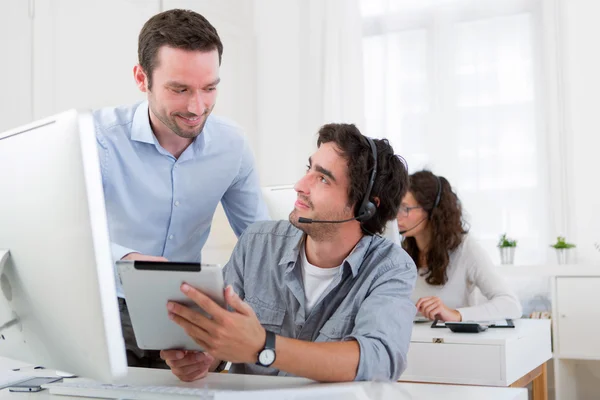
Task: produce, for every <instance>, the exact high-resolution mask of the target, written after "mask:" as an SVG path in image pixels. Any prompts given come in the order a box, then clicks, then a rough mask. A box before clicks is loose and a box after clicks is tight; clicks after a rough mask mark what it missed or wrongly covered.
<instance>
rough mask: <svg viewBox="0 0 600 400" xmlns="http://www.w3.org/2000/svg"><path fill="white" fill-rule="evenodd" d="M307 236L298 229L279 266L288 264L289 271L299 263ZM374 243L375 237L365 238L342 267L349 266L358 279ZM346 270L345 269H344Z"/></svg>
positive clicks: (359, 242) (355, 247)
mask: <svg viewBox="0 0 600 400" xmlns="http://www.w3.org/2000/svg"><path fill="white" fill-rule="evenodd" d="M305 237H306V235H305V234H304V233H303V232H302V231H301V230H300V229H298V232H297V234H296V235H295V236H294V237H293V238H291V239H290V241H289V242H290V244H289V247H288V248H287V249H286V251H285V252H284V254H283V257H281V261H280V262H279V265H285V264H288V265H289V266H288V270H291V269H293V267H294V265H295V264H296V262H297V261H298V257H299V256H300V251H301V250H302V246H304V239H305ZM372 241H373V236H367V235H365V236H363V237H362V238H361V239H360V240H359V241H358V243H357V244H356V246H354V249H352V251H351V252H350V254H348V256H347V257H346V258H345V259H344V261H343V262H342V265H348V266H349V267H350V270H351V271H352V276H353V277H356V275H358V272H359V270H360V266H361V265H362V263H363V260H364V259H365V257H366V256H367V250H369V247H371V242H372ZM342 269H345V268H342Z"/></svg>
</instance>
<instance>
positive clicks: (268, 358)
mask: <svg viewBox="0 0 600 400" xmlns="http://www.w3.org/2000/svg"><path fill="white" fill-rule="evenodd" d="M258 361H259V362H260V363H261V364H262V365H265V366H267V365H271V364H273V362H274V361H275V352H274V351H273V350H272V349H264V350H263V351H261V352H260V354H259V355H258Z"/></svg>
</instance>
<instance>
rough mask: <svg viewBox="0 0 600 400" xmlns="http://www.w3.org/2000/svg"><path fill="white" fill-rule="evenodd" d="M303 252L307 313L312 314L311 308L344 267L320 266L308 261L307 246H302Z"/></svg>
mask: <svg viewBox="0 0 600 400" xmlns="http://www.w3.org/2000/svg"><path fill="white" fill-rule="evenodd" d="M302 247H303V250H302V251H301V252H300V254H301V260H300V261H301V262H302V281H303V283H304V297H305V299H306V301H305V306H306V307H305V308H306V315H307V316H308V314H310V312H311V310H312V309H313V307H314V306H315V304H317V302H318V301H319V299H320V298H321V296H322V295H323V294H324V293H325V291H326V290H327V288H328V287H329V284H331V282H333V280H334V279H335V277H336V275H337V274H338V271H339V270H340V268H341V267H342V266H341V265H340V266H339V267H335V268H320V267H316V266H314V265H312V264H310V263H309V262H308V259H307V258H306V247H305V246H302Z"/></svg>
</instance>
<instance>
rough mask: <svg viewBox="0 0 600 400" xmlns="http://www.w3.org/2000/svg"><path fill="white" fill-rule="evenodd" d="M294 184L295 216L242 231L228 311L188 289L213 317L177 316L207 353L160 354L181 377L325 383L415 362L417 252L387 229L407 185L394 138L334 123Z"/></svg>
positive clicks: (391, 373) (385, 373) (379, 375)
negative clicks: (221, 375)
mask: <svg viewBox="0 0 600 400" xmlns="http://www.w3.org/2000/svg"><path fill="white" fill-rule="evenodd" d="M317 145H318V150H317V151H316V152H315V154H313V155H312V157H311V158H310V159H309V165H308V169H307V172H306V175H305V176H304V177H303V178H302V179H300V181H298V183H297V184H296V186H295V189H296V191H297V192H298V199H297V201H296V203H295V205H294V210H293V211H292V212H291V214H290V217H289V222H288V221H277V222H258V223H255V224H253V225H250V226H249V227H248V228H247V229H246V231H245V232H244V233H243V234H242V236H241V237H240V240H239V242H238V244H237V246H236V247H235V249H234V251H233V254H232V256H231V259H230V261H229V263H228V264H227V265H226V266H225V267H224V272H223V273H224V279H225V282H226V283H227V284H229V286H228V287H227V288H226V290H225V299H226V302H227V304H228V306H229V310H224V309H222V308H220V307H219V306H218V305H217V304H216V303H214V302H213V301H212V300H210V299H209V298H208V297H207V296H205V295H204V294H202V293H200V292H199V291H197V290H195V289H194V288H191V287H189V286H188V285H186V284H184V285H182V288H181V289H182V291H183V292H184V293H185V294H186V295H187V296H188V297H189V298H190V299H192V300H193V301H194V302H195V303H197V304H198V305H199V306H200V307H201V308H202V309H204V310H206V311H207V312H208V313H209V314H210V315H212V319H208V318H206V317H205V316H203V315H201V314H199V313H196V312H194V311H192V310H191V309H189V308H186V307H184V306H182V305H180V304H176V303H169V304H168V305H167V307H168V310H169V316H170V317H171V318H172V320H173V321H175V322H176V323H177V324H179V325H180V326H181V327H182V328H183V329H185V331H186V332H187V333H188V335H190V336H191V337H192V338H193V339H194V340H195V341H196V342H197V343H198V344H199V345H201V346H202V347H203V348H204V349H205V350H206V353H197V352H188V351H181V350H169V351H162V352H161V357H162V358H163V359H164V360H165V361H166V362H167V364H168V365H169V366H170V367H171V370H172V371H173V373H174V374H175V375H177V376H178V377H179V378H180V379H182V380H185V381H191V380H195V379H199V378H201V377H203V376H205V375H206V373H207V372H208V371H209V370H211V371H214V370H218V367H220V366H222V365H223V362H222V360H226V361H230V362H232V363H233V365H232V367H231V371H230V372H237V373H245V374H264V375H267V374H268V375H281V376H284V375H295V376H302V377H306V378H310V379H314V380H318V381H351V380H397V379H398V377H399V376H400V374H401V373H402V372H403V371H404V369H405V368H406V355H407V351H408V345H409V342H410V336H411V332H412V325H413V324H412V321H413V317H414V315H415V306H414V305H413V303H412V302H411V301H410V295H411V292H412V290H413V287H414V284H415V280H416V268H415V264H414V263H413V261H412V259H411V258H410V257H408V255H407V253H406V252H405V251H404V250H403V249H402V248H401V247H400V246H398V245H397V244H393V243H392V242H390V241H388V240H386V239H383V238H382V237H380V236H378V235H374V233H381V232H382V230H383V229H384V227H385V224H386V222H387V221H389V220H391V219H394V218H395V216H396V214H397V211H398V207H399V206H400V202H401V200H402V197H403V196H404V195H405V194H406V191H407V182H408V176H407V171H406V167H405V166H404V164H403V162H402V161H401V159H400V158H399V157H398V156H395V155H394V152H393V149H392V147H391V146H390V145H389V143H388V142H387V141H386V140H372V139H368V138H366V137H364V136H363V135H362V134H361V133H360V132H359V131H358V129H357V128H356V127H355V126H354V125H346V124H329V125H325V126H323V127H322V128H321V130H320V131H319V138H318V142H317Z"/></svg>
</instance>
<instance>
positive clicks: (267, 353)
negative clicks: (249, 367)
mask: <svg viewBox="0 0 600 400" xmlns="http://www.w3.org/2000/svg"><path fill="white" fill-rule="evenodd" d="M265 332H266V334H267V337H266V339H265V347H263V349H262V350H261V351H259V352H258V357H257V361H256V365H260V366H263V367H270V366H271V364H273V363H274V362H275V334H274V333H273V332H270V331H267V330H265Z"/></svg>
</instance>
